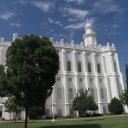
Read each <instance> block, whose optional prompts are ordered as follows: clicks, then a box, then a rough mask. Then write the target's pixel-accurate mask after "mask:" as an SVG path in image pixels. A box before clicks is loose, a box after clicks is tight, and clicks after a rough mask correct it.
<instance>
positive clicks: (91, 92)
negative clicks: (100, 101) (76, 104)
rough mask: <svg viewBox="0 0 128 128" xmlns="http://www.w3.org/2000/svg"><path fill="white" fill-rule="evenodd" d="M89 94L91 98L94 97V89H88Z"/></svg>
mask: <svg viewBox="0 0 128 128" xmlns="http://www.w3.org/2000/svg"><path fill="white" fill-rule="evenodd" d="M90 94H91V96H93V97H94V96H95V92H94V89H93V88H91V89H90Z"/></svg>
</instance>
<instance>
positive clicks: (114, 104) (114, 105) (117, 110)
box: [108, 97, 124, 114]
mask: <svg viewBox="0 0 128 128" xmlns="http://www.w3.org/2000/svg"><path fill="white" fill-rule="evenodd" d="M108 110H109V112H111V113H113V114H122V113H123V112H124V109H123V105H122V104H121V102H120V100H119V99H117V98H116V97H114V98H112V100H111V103H110V104H109V105H108Z"/></svg>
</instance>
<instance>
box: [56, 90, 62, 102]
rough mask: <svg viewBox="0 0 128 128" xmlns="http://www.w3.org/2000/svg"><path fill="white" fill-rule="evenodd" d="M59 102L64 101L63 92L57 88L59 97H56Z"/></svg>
mask: <svg viewBox="0 0 128 128" xmlns="http://www.w3.org/2000/svg"><path fill="white" fill-rule="evenodd" d="M56 96H57V97H56V99H57V100H62V91H61V88H57V95H56Z"/></svg>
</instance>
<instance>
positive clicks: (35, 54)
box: [1, 35, 59, 128]
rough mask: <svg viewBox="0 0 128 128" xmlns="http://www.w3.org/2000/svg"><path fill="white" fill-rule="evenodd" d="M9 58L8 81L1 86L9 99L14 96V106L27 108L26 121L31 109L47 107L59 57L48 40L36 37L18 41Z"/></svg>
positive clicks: (13, 46)
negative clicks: (46, 103) (33, 107)
mask: <svg viewBox="0 0 128 128" xmlns="http://www.w3.org/2000/svg"><path fill="white" fill-rule="evenodd" d="M6 54H7V55H6V67H7V69H6V72H5V73H6V81H4V82H1V85H2V87H3V88H4V92H6V95H8V96H14V97H15V101H14V102H15V103H16V104H17V105H19V106H22V107H24V109H25V111H26V121H27V116H28V111H29V109H30V107H31V106H40V105H42V106H44V105H45V102H46V99H47V97H49V96H50V95H51V93H52V89H53V85H54V83H55V75H56V74H57V72H58V68H59V57H58V54H57V52H56V50H55V48H54V47H53V45H52V43H51V41H50V40H49V39H48V38H46V37H39V36H36V35H25V36H23V38H21V39H16V40H15V41H13V42H12V44H11V46H10V47H9V48H8V50H7V52H6ZM2 71H3V70H2ZM26 127H27V124H25V128H26Z"/></svg>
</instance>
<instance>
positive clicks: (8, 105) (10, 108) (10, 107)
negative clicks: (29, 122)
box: [3, 97, 23, 122]
mask: <svg viewBox="0 0 128 128" xmlns="http://www.w3.org/2000/svg"><path fill="white" fill-rule="evenodd" d="M14 100H15V97H8V99H7V100H5V102H4V103H3V104H4V106H5V111H7V112H9V113H11V112H14V113H15V117H14V119H15V122H16V118H17V114H18V113H19V112H21V111H22V110H23V109H22V108H21V107H20V106H18V105H17V104H16V103H15V102H14Z"/></svg>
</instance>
